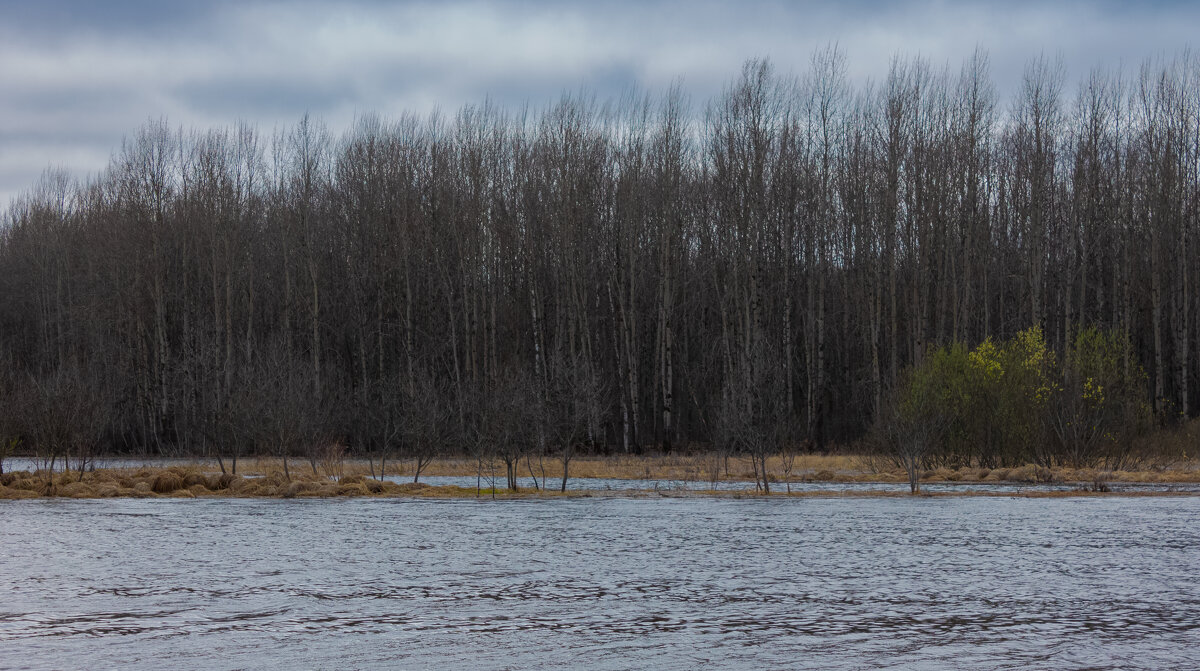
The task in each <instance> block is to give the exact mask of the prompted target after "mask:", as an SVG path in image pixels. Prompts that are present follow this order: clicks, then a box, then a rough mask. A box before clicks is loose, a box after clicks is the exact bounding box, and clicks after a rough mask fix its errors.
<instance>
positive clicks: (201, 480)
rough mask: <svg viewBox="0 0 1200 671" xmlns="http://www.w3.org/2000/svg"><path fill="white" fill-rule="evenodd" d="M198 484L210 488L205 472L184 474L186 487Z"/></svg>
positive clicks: (189, 487)
mask: <svg viewBox="0 0 1200 671" xmlns="http://www.w3.org/2000/svg"><path fill="white" fill-rule="evenodd" d="M196 485H200V486H201V487H203V488H205V489H208V478H207V477H205V476H204V474H203V473H188V474H187V475H185V476H183V486H184V487H187V488H188V489H191V488H192V487H195V486H196Z"/></svg>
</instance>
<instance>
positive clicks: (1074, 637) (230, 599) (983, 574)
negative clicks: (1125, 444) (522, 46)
mask: <svg viewBox="0 0 1200 671" xmlns="http://www.w3.org/2000/svg"><path fill="white" fill-rule="evenodd" d="M1198 520H1200V498H1195V497H1178V498H1175V497H1172V498H1101V499H1095V498H1067V499H1012V498H968V499H961V498H953V499H907V498H904V499H895V498H885V499H815V500H764V499H748V500H728V499H704V498H700V499H693V498H684V499H626V498H585V499H578V500H549V501H535V500H525V501H498V502H493V501H429V500H405V499H401V500H370V499H343V500H286V501H280V500H229V499H221V500H183V501H180V500H137V499H123V500H103V501H53V500H35V501H17V502H3V503H0V668H4V669H21V668H30V669H61V668H144V669H160V668H204V669H275V668H318V669H334V668H336V669H353V668H513V669H518V668H538V667H550V668H565V667H581V668H614V669H616V668H663V669H695V668H702V667H703V668H745V669H758V668H813V669H866V668H871V669H873V668H886V669H929V668H947V669H950V668H967V669H1063V668H1080V669H1083V668H1087V669H1160V668H1200V579H1198V573H1200V571H1198V570H1200V525H1198V524H1197V521H1198Z"/></svg>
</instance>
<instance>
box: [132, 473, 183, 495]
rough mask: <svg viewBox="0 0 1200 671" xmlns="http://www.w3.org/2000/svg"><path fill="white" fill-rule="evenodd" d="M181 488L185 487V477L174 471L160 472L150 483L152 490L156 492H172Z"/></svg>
mask: <svg viewBox="0 0 1200 671" xmlns="http://www.w3.org/2000/svg"><path fill="white" fill-rule="evenodd" d="M139 484H140V483H139ZM180 489H183V478H181V477H179V474H178V473H176V472H174V471H165V472H163V473H159V474H158V475H157V476H155V477H154V480H153V481H152V482H151V484H150V491H152V492H154V493H155V494H170V493H171V492H174V491H176V490H180Z"/></svg>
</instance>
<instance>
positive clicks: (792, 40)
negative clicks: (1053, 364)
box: [0, 0, 1200, 203]
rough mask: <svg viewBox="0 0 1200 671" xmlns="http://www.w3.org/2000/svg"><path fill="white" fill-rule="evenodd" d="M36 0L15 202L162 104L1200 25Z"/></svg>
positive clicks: (274, 116)
mask: <svg viewBox="0 0 1200 671" xmlns="http://www.w3.org/2000/svg"><path fill="white" fill-rule="evenodd" d="M25 4H26V5H28V6H26V7H21V8H17V9H15V10H14V11H11V12H9V11H8V10H6V16H5V19H4V21H3V23H0V203H4V202H7V201H8V199H9V198H11V197H12V196H14V195H15V194H16V193H18V192H19V191H21V190H23V189H25V188H28V187H29V186H30V185H32V184H33V182H34V181H35V180H36V179H37V177H38V175H39V174H40V173H41V172H42V170H43V169H44V168H45V167H46V166H48V165H66V166H68V167H71V168H72V169H74V170H75V172H76V174H78V175H86V174H88V173H89V172H92V171H96V170H98V169H100V168H102V167H103V166H104V164H105V163H106V162H107V160H108V157H109V155H110V154H111V152H113V151H115V150H116V149H117V148H118V147H119V146H120V142H121V138H122V137H123V136H125V135H128V134H132V133H133V132H135V130H136V129H137V127H138V126H139V125H140V124H142V123H144V122H145V120H146V119H148V118H158V117H166V118H168V119H169V121H170V122H171V123H172V124H177V125H184V126H201V127H206V126H211V125H228V124H230V123H233V122H234V121H236V120H239V119H240V120H247V121H251V122H254V123H257V124H258V125H259V126H260V127H264V128H267V129H269V128H271V127H272V126H275V125H281V124H290V123H292V122H294V121H295V120H296V119H297V118H299V116H300V115H301V114H303V113H305V112H310V113H312V114H314V115H317V116H319V117H322V118H324V119H325V120H326V122H327V123H328V124H329V126H330V128H332V129H333V130H335V131H340V130H341V129H343V128H345V127H347V126H348V125H349V123H350V121H351V119H352V118H353V117H354V115H355V114H358V113H362V112H365V111H378V112H380V113H382V114H384V115H394V114H398V113H399V112H401V111H403V110H405V109H410V110H414V111H418V112H422V113H423V112H427V111H429V110H430V109H432V108H433V107H434V106H436V105H440V106H441V107H442V108H443V109H447V110H452V109H454V108H456V107H457V106H459V105H461V104H463V103H464V102H470V101H479V100H482V99H483V98H484V97H485V96H490V97H492V98H493V99H495V100H498V101H499V102H501V103H504V104H508V105H516V104H519V103H521V102H522V101H525V100H528V101H530V102H531V103H533V104H534V105H535V106H541V105H543V104H545V103H546V102H547V101H550V100H552V99H554V98H556V97H557V96H558V95H559V94H560V93H561V92H562V91H564V90H576V89H578V88H579V87H580V86H586V87H588V88H589V89H591V90H593V91H595V92H596V93H597V94H598V95H599V96H600V97H602V98H603V97H608V96H613V95H617V94H619V93H620V92H621V91H622V90H623V89H625V88H627V87H629V86H631V85H638V86H642V87H648V88H651V89H657V88H661V87H664V86H666V85H667V84H669V83H670V82H671V81H673V80H675V79H676V78H680V77H682V78H683V82H684V86H685V88H686V89H687V90H688V91H689V92H690V93H691V94H692V96H693V99H694V100H696V101H697V102H702V101H704V100H705V99H707V98H708V97H709V96H711V95H713V94H715V93H716V92H718V91H719V90H720V88H721V87H722V86H723V85H724V83H725V82H726V81H728V79H729V78H730V77H732V76H733V75H734V74H735V73H736V72H737V70H738V68H739V66H740V64H741V62H742V61H743V60H745V59H746V58H749V57H753V56H769V57H771V58H772V59H773V60H774V61H775V62H776V64H777V65H778V66H779V67H780V69H781V70H783V71H785V72H787V71H792V72H796V73H802V72H804V71H805V70H806V69H807V64H808V60H809V55H810V54H811V53H812V51H813V50H814V49H815V48H817V47H820V46H823V45H825V44H826V43H829V42H838V43H839V44H840V45H841V46H842V47H843V48H844V49H845V51H846V52H847V54H848V58H849V69H850V74H851V77H852V78H854V79H855V80H856V81H860V82H861V81H862V80H864V79H866V78H868V77H874V78H879V77H882V76H883V75H884V73H885V72H886V69H887V65H888V61H889V59H890V58H891V56H892V55H893V54H896V53H904V54H917V53H919V54H921V55H923V56H925V57H927V58H929V59H930V60H931V61H932V62H933V63H934V64H935V65H941V64H945V63H948V64H949V65H950V67H952V68H957V67H958V65H959V63H961V61H962V60H963V59H964V58H965V57H966V56H968V55H969V54H970V53H971V52H972V51H973V50H974V48H975V47H976V46H977V45H979V46H982V47H984V48H986V49H988V50H989V52H990V54H991V61H992V70H993V78H994V80H995V82H996V84H997V87H998V88H999V90H1000V92H1001V94H1002V95H1006V94H1007V92H1008V91H1011V90H1013V89H1014V88H1015V86H1016V85H1017V83H1018V82H1019V81H1020V76H1021V71H1022V69H1023V67H1024V64H1025V62H1026V61H1027V60H1028V59H1029V58H1030V57H1031V56H1034V55H1036V54H1038V53H1039V52H1043V51H1044V52H1047V53H1051V54H1054V53H1062V54H1063V56H1064V58H1065V59H1066V61H1067V64H1068V66H1069V67H1070V69H1071V76H1072V77H1073V78H1077V77H1079V76H1082V75H1083V74H1084V73H1085V72H1086V71H1087V70H1088V69H1090V68H1091V67H1093V66H1095V65H1098V64H1101V63H1106V64H1108V65H1117V64H1119V63H1121V62H1124V63H1125V64H1127V66H1129V67H1131V68H1132V67H1133V66H1136V64H1137V63H1138V62H1139V61H1140V60H1142V59H1143V58H1145V57H1147V56H1151V55H1154V54H1157V53H1160V52H1162V51H1166V52H1168V53H1170V52H1174V51H1175V50H1178V49H1180V48H1182V47H1183V46H1185V45H1186V44H1187V41H1188V39H1189V38H1190V37H1191V33H1192V32H1193V31H1194V26H1195V25H1198V23H1200V21H1198V19H1200V10H1198V9H1197V8H1195V7H1193V6H1191V5H1190V4H1187V3H1165V2H1164V3H1152V4H1150V5H1141V6H1139V7H1138V8H1137V9H1136V10H1130V9H1128V8H1126V7H1124V6H1123V5H1122V4H1119V3H1083V2H1077V3H1066V4H1061V5H1059V4H1056V5H1054V6H1047V5H1049V4H1050V3H1034V2H1029V3H1016V4H1013V3H1005V2H991V3H985V2H976V3H952V2H942V1H937V0H925V1H920V0H908V1H905V2H899V3H887V2H874V1H873V2H867V1H857V2H847V3H841V4H836V5H833V6H830V5H829V4H826V3H796V2H782V1H776V2H769V1H759V2H742V3H736V4H733V3H716V2H712V3H694V2H650V3H622V2H609V3H582V2H581V3H576V4H570V3H568V4H559V3H550V2H509V3H485V2H451V3H399V4H397V3H385V2H359V3H354V4H350V5H345V4H342V3H332V2H318V1H313V2H304V3H287V4H281V3H274V2H249V3H247V2H216V3H209V4H207V5H202V4H200V3H163V2H150V1H148V0H122V1H119V2H106V3H93V2H78V3H68V2H50V3H46V2H42V3H25Z"/></svg>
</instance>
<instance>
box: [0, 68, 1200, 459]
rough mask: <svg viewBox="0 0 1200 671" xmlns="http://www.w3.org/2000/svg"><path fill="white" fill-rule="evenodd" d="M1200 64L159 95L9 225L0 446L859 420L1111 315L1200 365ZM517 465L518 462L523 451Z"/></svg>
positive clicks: (1191, 369)
mask: <svg viewBox="0 0 1200 671" xmlns="http://www.w3.org/2000/svg"><path fill="white" fill-rule="evenodd" d="M1198 226H1200V60H1198V59H1197V58H1195V57H1194V56H1192V55H1190V54H1183V55H1179V56H1177V57H1174V58H1156V59H1151V60H1148V61H1146V62H1145V63H1143V64H1142V65H1141V66H1140V67H1136V68H1133V69H1132V70H1130V71H1124V72H1122V71H1119V70H1115V69H1114V70H1108V69H1102V68H1099V69H1094V70H1092V71H1091V72H1090V73H1088V74H1087V75H1086V76H1084V77H1082V78H1081V79H1079V80H1078V84H1077V86H1075V87H1074V89H1073V90H1071V89H1070V88H1069V87H1068V75H1067V73H1066V71H1065V68H1064V66H1063V65H1062V64H1061V62H1059V61H1056V60H1055V59H1053V58H1049V57H1044V56H1043V57H1039V58H1035V59H1033V60H1031V61H1030V62H1029V64H1028V65H1027V67H1026V70H1025V73H1024V77H1023V79H1022V82H1021V84H1020V86H1019V87H1018V88H1017V89H1016V90H1015V91H1014V92H1013V94H1012V96H1011V99H1010V100H1001V99H999V96H998V94H997V91H996V88H995V86H994V85H993V83H992V81H991V79H990V74H989V65H988V57H987V54H986V53H985V52H982V51H979V52H976V53H975V54H974V55H973V56H971V57H970V58H969V59H967V60H966V61H965V63H963V64H962V65H961V67H955V68H950V67H945V68H942V67H938V66H935V65H934V64H931V63H930V62H928V61H927V60H923V59H921V58H896V59H894V60H893V62H892V63H891V66H890V69H889V70H888V74H887V75H886V77H885V78H883V79H881V80H879V81H873V82H869V83H863V84H861V85H852V84H851V82H850V81H849V79H848V76H847V68H846V63H845V58H844V55H843V54H842V53H840V52H839V51H838V50H837V49H836V48H826V49H822V50H819V51H817V52H816V53H815V54H814V56H813V58H812V61H811V63H810V64H808V66H807V68H806V69H805V71H804V72H803V73H801V74H799V75H796V76H793V75H790V74H783V73H781V72H780V71H779V70H777V69H776V68H775V67H774V66H773V65H772V64H771V63H769V62H767V61H765V60H753V61H750V62H747V63H746V64H745V65H744V66H743V68H742V70H741V72H740V74H739V75H737V76H736V77H735V78H734V79H733V80H732V81H731V82H730V84H729V85H728V86H727V87H726V89H725V90H724V92H723V93H722V94H721V95H719V96H718V97H716V98H715V99H713V100H710V101H707V102H705V103H703V104H696V103H695V102H693V101H690V100H689V99H688V97H687V96H686V95H685V93H684V90H683V88H682V87H681V86H676V87H673V88H671V89H669V90H665V91H661V92H653V93H630V94H627V95H625V96H624V97H622V98H620V99H619V100H613V101H598V100H597V99H596V98H595V97H594V96H592V95H589V94H587V93H580V94H564V95H563V96H562V97H561V99H560V100H558V101H557V102H555V103H554V104H551V105H549V106H547V107H545V108H544V109H533V108H530V107H526V108H522V109H504V108H502V107H500V106H498V105H496V104H494V103H490V102H484V103H482V104H478V105H468V106H465V107H463V108H462V109H460V110H458V111H457V112H455V113H453V114H448V113H440V112H435V113H433V114H430V115H428V116H417V115H413V114H408V113H405V114H401V115H399V116H396V117H391V118H388V117H383V116H376V115H363V116H362V117H361V118H359V119H358V120H357V121H356V122H355V123H354V125H353V126H352V127H351V128H349V129H347V130H346V131H345V132H343V133H340V134H337V133H334V132H331V131H330V130H329V129H327V128H326V127H325V126H324V125H323V124H322V123H321V122H319V121H317V120H315V119H311V118H308V117H304V118H302V119H300V120H299V122H298V123H297V124H296V125H295V126H293V127H290V128H286V129H276V130H274V131H272V132H270V133H266V132H264V131H262V130H260V129H257V128H255V127H253V126H250V125H245V124H240V125H236V126H233V127H230V128H218V129H210V130H203V129H180V128H175V127H172V126H171V125H169V123H168V122H167V121H166V120H152V121H150V122H148V123H147V124H146V125H145V126H143V127H142V128H141V129H140V130H138V131H137V132H136V134H134V135H132V136H131V137H129V138H127V139H126V140H125V141H124V142H123V143H122V145H121V147H120V149H119V150H118V151H116V152H115V153H114V155H113V157H112V160H111V163H110V165H109V166H108V168H107V169H106V170H104V171H103V172H101V173H100V174H98V175H96V176H95V177H93V178H91V179H89V180H87V181H86V182H83V183H80V182H77V181H74V180H72V179H71V178H70V177H69V176H68V174H67V173H65V172H63V171H58V170H51V171H48V172H47V173H46V174H45V176H44V177H43V179H42V180H41V181H40V182H39V183H38V184H37V185H36V186H35V187H33V188H32V189H31V190H30V191H29V192H28V193H26V194H25V195H23V196H22V197H20V198H18V199H17V200H15V201H14V203H13V204H12V205H11V207H10V208H9V210H8V211H7V214H6V215H5V217H4V219H3V223H2V224H0V362H2V364H0V395H3V397H4V398H3V402H2V403H0V407H3V408H4V410H0V423H3V426H0V433H3V434H4V435H5V436H8V438H6V439H5V440H6V441H7V444H8V445H9V446H10V447H11V446H15V445H17V444H18V441H23V444H25V445H26V448H27V449H38V450H40V451H42V452H45V453H56V452H57V453H61V454H63V455H66V454H68V453H71V454H74V453H75V452H77V451H80V450H84V449H86V450H87V451H89V452H93V453H94V452H96V451H99V452H131V451H136V452H148V453H162V454H223V455H224V456H226V457H228V456H231V455H237V454H239V453H240V454H243V455H244V454H248V453H252V452H254V453H281V454H288V453H291V454H304V453H308V452H306V451H311V450H313V449H317V447H318V446H320V449H329V447H328V446H331V445H332V446H338V447H337V449H348V450H349V451H350V452H351V453H359V454H362V453H371V454H377V453H381V452H386V451H388V450H392V451H394V452H395V453H396V454H407V455H417V456H423V455H432V454H434V453H436V452H437V451H438V450H443V449H449V450H453V451H456V452H460V453H470V452H472V451H473V450H476V449H481V448H480V447H479V446H481V445H483V444H485V443H486V444H487V445H488V446H489V448H488V449H491V450H495V453H496V454H498V455H499V456H500V457H501V458H503V459H505V460H506V461H509V460H511V459H515V458H517V457H518V456H519V455H520V454H521V453H522V451H527V450H529V449H536V448H538V446H540V449H551V448H552V449H554V450H556V451H559V452H562V453H563V454H564V455H566V456H568V457H569V452H570V450H573V449H596V450H605V451H630V452H637V451H642V450H661V451H671V450H679V449H691V448H692V447H693V446H697V445H703V444H720V443H732V442H734V441H735V440H736V439H737V436H738V435H741V434H740V432H742V431H744V430H746V429H747V426H748V425H749V424H748V423H749V422H751V421H758V422H760V423H761V421H764V418H765V420H766V421H768V422H769V423H772V424H773V425H776V426H777V428H778V429H779V430H778V431H776V432H773V433H772V432H767V433H764V434H763V435H765V436H769V437H771V438H770V440H774V441H776V442H778V441H791V442H793V443H796V444H799V445H804V446H808V447H810V448H811V449H823V448H825V447H827V446H828V445H830V444H832V443H845V442H849V441H853V440H856V439H859V438H862V437H863V436H864V435H866V432H867V431H868V429H869V428H870V427H871V426H872V424H873V423H874V422H875V421H876V419H877V418H878V417H880V415H881V413H883V412H884V408H885V407H887V406H888V404H889V396H890V395H891V394H892V392H893V391H894V390H895V389H897V388H898V386H899V385H900V384H901V382H902V379H903V378H904V375H905V371H906V370H908V369H911V367H912V366H914V364H919V363H921V362H922V360H923V359H924V358H925V357H928V356H929V353H930V352H933V351H935V350H936V349H937V348H939V347H942V346H947V345H951V344H953V343H961V344H963V345H964V346H965V347H968V348H969V347H976V346H977V345H979V344H980V343H984V342H989V339H995V340H996V341H997V342H1002V341H1005V340H1007V339H1012V338H1015V337H1017V336H1018V335H1019V334H1021V333H1023V332H1027V329H1029V328H1031V327H1037V328H1038V329H1039V330H1038V332H1037V333H1038V336H1039V337H1044V341H1045V343H1046V346H1047V347H1048V348H1050V349H1052V350H1054V351H1056V352H1059V353H1066V352H1068V351H1070V349H1071V347H1072V343H1074V342H1076V341H1077V339H1078V338H1079V335H1080V334H1081V333H1084V332H1089V333H1090V332H1093V331H1089V329H1099V331H1095V332H1098V333H1103V334H1105V335H1104V336H1103V337H1105V338H1110V337H1112V334H1118V335H1119V336H1120V340H1121V342H1124V343H1127V344H1128V347H1129V348H1130V352H1131V353H1132V357H1133V360H1134V361H1135V362H1136V364H1138V365H1140V366H1141V368H1142V369H1144V371H1145V383H1144V387H1145V389H1142V390H1139V392H1138V393H1139V394H1140V396H1141V397H1143V398H1144V401H1145V403H1146V404H1147V405H1148V406H1149V407H1150V408H1152V411H1153V412H1154V413H1155V415H1156V416H1157V417H1158V418H1159V420H1160V421H1163V420H1167V421H1169V420H1177V419H1179V418H1186V417H1189V416H1192V415H1195V414H1196V405H1197V404H1196V400H1195V392H1194V389H1195V388H1196V386H1197V383H1198V382H1200V379H1198V376H1200V367H1198V366H1197V357H1196V355H1195V351H1196V350H1197V348H1198V346H1200V343H1198V342H1197V339H1198V337H1200V291H1197V289H1200V258H1198V255H1197V244H1196V242H1195V240H1194V238H1195V234H1196V232H1197V228H1198ZM509 470H510V473H511V471H512V468H511V463H510V469H509Z"/></svg>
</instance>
